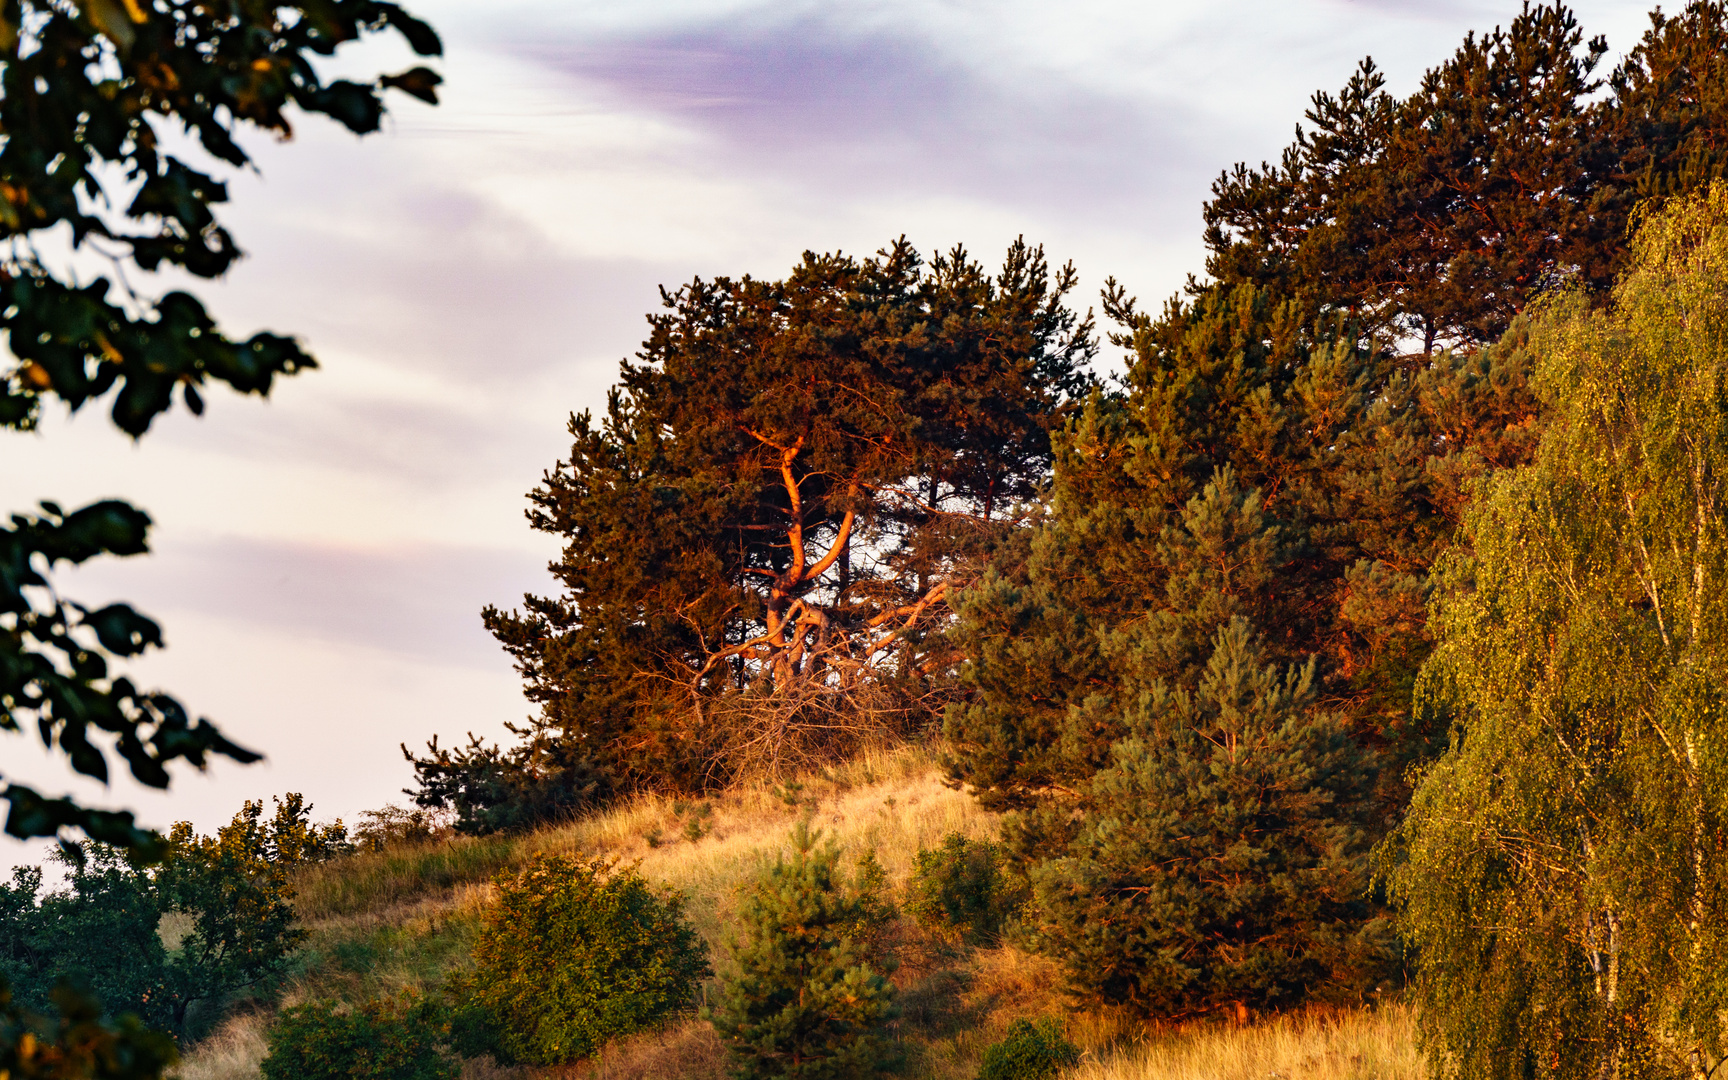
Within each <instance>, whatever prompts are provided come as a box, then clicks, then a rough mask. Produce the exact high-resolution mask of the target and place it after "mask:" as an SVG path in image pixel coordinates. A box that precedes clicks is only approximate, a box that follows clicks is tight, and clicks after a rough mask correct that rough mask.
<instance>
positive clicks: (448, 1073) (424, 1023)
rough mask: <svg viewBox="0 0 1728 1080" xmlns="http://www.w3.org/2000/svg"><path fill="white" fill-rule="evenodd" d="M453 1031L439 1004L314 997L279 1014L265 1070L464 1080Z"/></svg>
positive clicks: (280, 1077)
mask: <svg viewBox="0 0 1728 1080" xmlns="http://www.w3.org/2000/svg"><path fill="white" fill-rule="evenodd" d="M448 1035H449V1032H448V1027H447V1025H446V1024H445V1022H444V1021H443V1020H442V1018H441V1017H440V1015H439V1010H438V1008H437V1005H436V1003H435V1002H431V1001H419V1000H415V999H414V998H412V997H401V998H395V999H383V1000H376V999H375V1000H372V1001H367V1002H365V1003H363V1004H361V1005H359V1006H358V1007H352V1008H350V1007H345V1006H342V1005H340V1004H338V1003H337V1002H333V1001H314V1002H310V1003H308V1004H305V1005H296V1006H293V1007H292V1008H288V1009H283V1010H282V1011H281V1012H280V1013H278V1014H277V1016H276V1022H275V1023H274V1024H273V1025H271V1028H270V1036H269V1045H270V1053H269V1055H268V1056H267V1057H265V1059H264V1061H263V1063H262V1064H260V1065H259V1067H258V1069H259V1072H260V1073H261V1074H262V1075H263V1077H264V1080H456V1077H458V1076H460V1075H461V1073H462V1070H461V1067H460V1066H459V1065H458V1064H457V1062H456V1061H455V1060H454V1059H453V1058H452V1057H451V1056H450V1055H449V1054H448V1053H447V1052H446V1051H444V1050H443V1049H442V1044H443V1043H444V1042H445V1041H446V1040H447V1039H448Z"/></svg>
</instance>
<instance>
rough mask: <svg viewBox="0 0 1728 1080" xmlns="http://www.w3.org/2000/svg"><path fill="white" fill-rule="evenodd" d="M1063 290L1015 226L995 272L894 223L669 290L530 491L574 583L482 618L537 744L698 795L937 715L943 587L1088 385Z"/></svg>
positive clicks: (981, 544) (944, 660)
mask: <svg viewBox="0 0 1728 1080" xmlns="http://www.w3.org/2000/svg"><path fill="white" fill-rule="evenodd" d="M1074 280H1075V278H1074V273H1073V271H1072V269H1071V268H1064V269H1062V270H1059V271H1052V269H1051V268H1050V267H1049V266H1048V264H1047V263H1046V261H1045V259H1044V256H1043V253H1042V252H1041V251H1039V250H1037V249H1033V248H1030V247H1028V246H1026V245H1025V244H1023V243H1016V244H1014V245H1013V246H1012V247H1011V248H1010V249H1009V251H1008V254H1007V257H1006V259H1005V261H1004V265H1003V268H1002V270H1001V272H1000V273H999V274H998V275H996V276H994V277H992V276H991V275H989V274H988V273H986V272H985V270H984V269H983V267H981V266H980V265H979V264H978V263H976V262H974V261H973V260H971V259H970V258H969V257H968V256H967V255H966V253H965V252H964V251H961V250H956V251H954V252H951V253H950V254H948V255H946V256H941V257H938V258H936V259H935V260H933V261H932V262H931V263H929V264H928V265H927V264H925V262H924V261H923V259H922V258H921V257H920V256H919V255H918V253H917V252H916V251H914V250H913V249H912V248H911V247H910V245H908V244H907V243H905V242H904V241H903V240H902V241H899V242H896V243H895V244H893V245H892V246H891V247H889V248H888V249H886V250H884V251H882V252H880V253H879V254H878V255H877V256H876V257H875V258H870V259H855V258H851V257H848V256H844V255H840V254H833V255H821V256H818V255H815V254H807V255H806V257H805V259H804V261H803V262H802V263H801V264H800V265H798V266H797V267H796V268H794V270H793V271H792V273H791V274H790V275H789V276H788V277H786V278H785V279H784V280H780V281H758V280H756V279H753V278H744V279H741V280H734V279H730V278H719V279H716V280H713V281H703V280H696V281H693V282H692V283H690V284H689V285H688V286H685V287H683V288H680V289H679V290H677V291H676V292H672V293H667V294H666V295H665V298H664V299H665V308H666V310H665V311H664V312H663V313H661V314H659V315H655V316H652V317H651V318H650V320H649V321H650V325H651V334H650V337H649V339H648V341H647V342H646V343H645V344H644V345H643V348H642V351H641V352H640V353H639V361H638V362H634V363H632V362H626V363H625V364H624V365H623V368H622V373H621V379H620V385H619V386H618V387H617V388H616V389H615V390H614V392H613V394H612V396H611V398H610V400H609V403H608V407H607V411H606V415H605V417H604V418H602V419H601V420H599V421H598V422H596V420H595V419H594V418H593V417H591V416H589V415H588V414H586V413H584V414H582V415H581V416H577V417H573V418H572V420H571V425H570V431H571V435H572V436H573V438H574V445H573V446H572V449H571V453H570V456H569V458H568V459H566V460H565V461H563V462H561V463H559V464H558V465H557V466H556V467H555V468H554V469H553V470H552V471H551V472H549V473H548V474H547V475H546V477H545V482H544V484H543V485H542V486H541V487H540V488H539V489H537V490H536V491H535V492H534V493H533V494H532V495H531V496H530V498H531V499H532V501H533V504H534V508H533V510H532V512H531V514H530V517H531V520H532V522H533V526H534V528H536V529H537V530H539V531H542V532H546V533H550V534H552V535H555V536H558V537H561V538H562V539H563V540H564V542H565V545H566V546H565V550H564V555H563V558H562V559H561V560H560V561H559V562H558V563H557V564H556V565H555V567H554V572H555V573H556V574H557V576H558V578H559V582H560V584H561V586H562V588H563V592H562V593H561V594H560V595H557V596H553V597H546V598H539V597H528V598H526V600H525V608H524V609H523V610H522V611H521V612H511V613H506V612H503V611H499V610H496V609H490V608H489V609H488V610H487V611H486V613H485V617H486V621H487V625H488V627H490V628H491V630H492V632H493V633H494V634H495V635H496V636H497V637H498V639H499V640H500V641H501V642H503V644H504V646H505V647H506V648H507V649H508V650H509V651H510V652H511V654H512V655H513V656H514V657H515V658H516V662H517V665H518V668H519V669H520V670H521V671H522V673H523V675H524V677H525V679H526V680H527V685H528V693H529V696H530V697H531V698H533V699H534V700H536V701H538V702H540V704H541V707H542V713H541V716H540V718H539V719H538V720H537V722H536V723H537V727H536V729H535V730H534V731H533V732H530V733H527V734H528V736H529V739H530V745H531V746H536V747H540V748H543V747H549V746H564V747H572V748H581V750H582V752H584V753H586V754H591V755H592V756H593V758H594V760H595V762H596V763H597V765H598V766H599V767H600V768H601V769H602V770H603V771H605V772H606V773H607V775H609V776H610V777H611V778H612V779H613V781H614V782H615V783H616V785H617V788H618V790H630V789H634V788H641V787H650V788H656V789H667V788H671V789H674V790H686V791H694V790H700V789H704V788H707V787H709V786H711V785H714V784H717V783H723V782H725V781H726V780H728V779H729V778H731V777H733V776H736V775H738V774H739V773H740V772H743V771H749V770H752V769H759V770H762V771H769V772H778V771H784V770H785V769H786V767H787V766H788V765H795V764H797V763H799V762H800V761H810V760H812V759H825V758H832V757H834V756H836V755H838V754H843V753H845V752H846V751H847V750H848V749H850V748H852V747H854V746H856V745H858V742H859V740H860V738H862V737H865V736H868V735H874V734H880V733H882V732H883V731H891V732H894V733H903V732H904V731H905V730H906V729H907V728H908V727H909V726H916V725H917V724H918V723H922V722H924V721H926V720H928V718H929V716H930V707H931V706H930V703H931V701H932V700H934V699H935V698H939V697H940V695H941V694H942V693H943V692H944V690H945V688H946V681H945V680H946V677H947V675H948V674H949V673H950V672H951V669H952V667H953V665H954V663H955V660H956V657H955V655H954V652H953V650H952V648H951V647H949V646H948V645H947V644H946V643H945V642H944V641H943V639H942V637H941V634H940V633H939V631H940V630H941V628H942V626H943V623H944V622H945V617H946V614H947V610H948V609H947V599H946V598H947V595H948V590H949V589H951V588H953V587H954V586H955V585H956V584H958V583H959V582H960V581H962V580H963V579H964V577H965V575H966V573H968V571H967V570H966V567H967V566H968V565H970V563H969V560H970V559H972V558H975V557H976V556H978V555H980V554H982V553H984V552H987V551H988V550H989V548H990V547H991V545H992V544H994V543H997V542H999V541H1000V540H1001V539H1002V538H1003V537H1004V536H1005V535H1006V534H1007V533H1009V532H1011V531H1012V521H1011V520H1010V519H1009V517H1008V514H1007V511H1009V510H1010V509H1011V508H1012V507H1013V506H1014V504H1015V503H1017V502H1018V501H1021V500H1024V499H1027V498H1029V497H1030V496H1031V495H1033V494H1034V492H1035V491H1036V490H1037V488H1038V485H1039V484H1040V483H1041V481H1042V480H1043V479H1044V476H1045V473H1046V470H1047V468H1048V462H1049V453H1050V448H1049V432H1050V431H1051V430H1052V429H1053V428H1055V427H1058V426H1059V425H1060V424H1061V423H1062V421H1063V419H1064V417H1066V416H1067V415H1068V414H1069V413H1070V412H1071V411H1072V410H1073V408H1074V405H1075V403H1076V400H1077V395H1079V394H1081V393H1083V392H1084V391H1085V390H1086V388H1087V387H1088V385H1089V379H1088V377H1087V375H1086V374H1085V372H1084V364H1085V362H1086V360H1087V359H1089V357H1090V356H1091V355H1092V353H1093V350H1094V346H1093V342H1092V337H1091V325H1090V322H1089V320H1083V319H1081V318H1079V317H1078V316H1076V315H1075V313H1073V312H1072V311H1070V310H1069V309H1068V308H1067V307H1065V306H1064V297H1065V295H1066V293H1067V292H1068V291H1069V290H1070V289H1071V288H1072V286H1073V284H1074ZM535 740H539V741H538V742H536V741H535ZM541 752H542V750H541V749H538V748H537V749H535V750H534V751H533V754H539V753H541ZM531 756H532V755H531ZM526 760H527V759H525V761H526ZM533 760H534V761H537V760H538V758H537V757H536V758H533ZM427 797H428V798H431V797H433V796H432V795H431V794H430V793H429V794H428V796H427ZM423 805H429V804H423Z"/></svg>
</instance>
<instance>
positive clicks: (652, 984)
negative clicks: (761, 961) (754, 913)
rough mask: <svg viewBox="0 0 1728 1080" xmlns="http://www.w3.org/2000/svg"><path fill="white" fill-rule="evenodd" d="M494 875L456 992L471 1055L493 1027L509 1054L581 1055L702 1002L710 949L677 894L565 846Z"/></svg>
mask: <svg viewBox="0 0 1728 1080" xmlns="http://www.w3.org/2000/svg"><path fill="white" fill-rule="evenodd" d="M495 884H496V886H497V889H498V899H497V901H496V902H495V903H494V904H493V905H492V906H491V907H490V908H489V909H488V910H487V912H486V913H485V916H484V918H483V921H482V926H481V929H480V933H479V937H478V939H477V940H476V941H475V944H474V963H475V968H474V971H473V974H472V975H471V976H469V977H468V978H467V979H466V980H465V982H464V985H463V986H462V987H461V988H459V990H458V993H459V994H466V996H468V998H469V1002H468V1005H467V1008H466V1009H464V1010H460V1015H459V1018H458V1021H457V1026H458V1028H459V1029H460V1032H459V1035H460V1038H459V1040H458V1042H459V1044H460V1049H462V1050H463V1051H464V1052H465V1053H466V1052H470V1051H473V1050H478V1049H480V1048H481V1047H480V1046H478V1045H476V1044H477V1043H478V1042H481V1041H482V1038H481V1037H482V1035H484V1036H485V1038H486V1039H489V1045H487V1046H485V1047H484V1048H485V1049H486V1050H488V1051H490V1052H491V1053H492V1054H493V1055H494V1056H495V1057H497V1058H498V1059H499V1060H501V1061H507V1062H508V1061H520V1062H525V1063H527V1064H531V1065H558V1064H565V1063H569V1062H575V1061H580V1060H581V1059H583V1058H586V1057H588V1056H589V1055H591V1054H592V1053H594V1052H595V1051H596V1050H598V1049H599V1048H600V1047H602V1046H604V1045H606V1043H607V1042H608V1041H609V1040H611V1039H613V1038H616V1037H618V1036H620V1035H629V1034H632V1033H634V1032H637V1031H642V1030H645V1029H647V1028H650V1027H653V1026H654V1025H656V1024H658V1023H660V1022H661V1021H663V1020H665V1019H666V1018H667V1017H668V1016H671V1015H672V1014H673V1013H676V1012H679V1011H681V1010H684V1009H688V1008H691V1007H693V1006H694V1004H695V994H696V984H697V982H698V981H699V980H701V979H703V978H705V977H706V976H707V975H708V974H709V968H708V958H707V950H706V947H705V946H704V945H703V944H702V939H701V938H700V937H698V936H697V934H696V931H695V930H694V929H692V928H691V926H690V924H689V923H688V922H687V921H686V920H685V918H684V902H683V899H682V897H680V896H679V895H678V894H677V893H676V892H673V891H670V890H667V891H659V890H655V889H653V888H651V887H650V886H649V885H648V883H647V882H646V881H644V880H643V879H642V877H641V876H640V875H638V874H637V873H636V872H635V871H634V870H630V869H625V870H618V869H617V867H616V864H615V863H612V862H607V861H585V860H581V859H571V858H565V857H562V856H556V855H542V856H540V857H538V858H536V859H535V861H534V862H533V863H531V864H530V865H529V866H528V868H527V869H525V870H523V871H522V872H521V873H520V874H515V875H500V876H499V877H498V878H496V879H495ZM476 1014H478V1016H477V1015H476ZM482 1026H483V1027H484V1028H485V1029H486V1030H485V1031H484V1032H481V1031H479V1030H477V1029H479V1028H481V1027H482Z"/></svg>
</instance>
